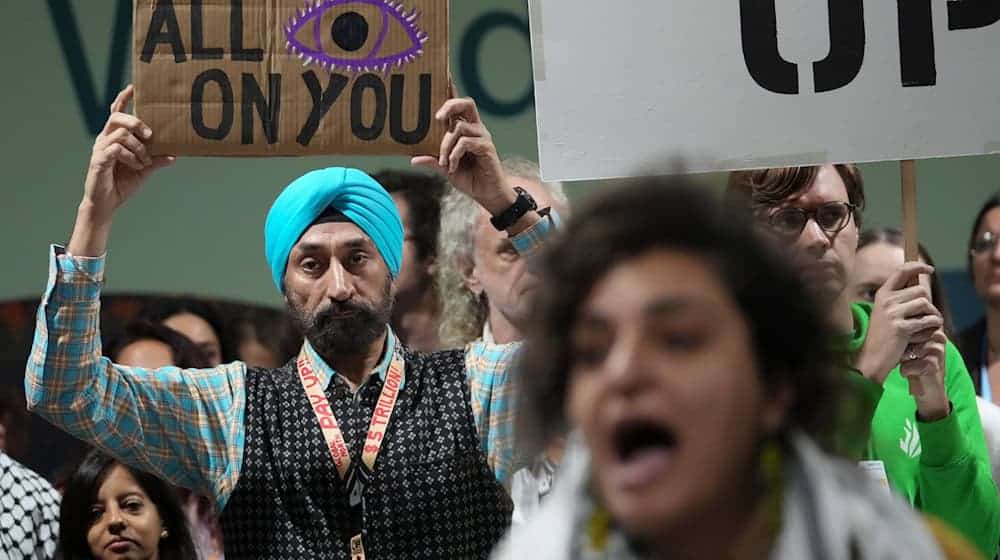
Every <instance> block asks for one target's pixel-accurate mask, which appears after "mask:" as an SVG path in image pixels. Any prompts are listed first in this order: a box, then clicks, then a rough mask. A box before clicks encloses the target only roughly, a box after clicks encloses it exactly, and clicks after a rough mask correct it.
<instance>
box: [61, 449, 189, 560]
mask: <svg viewBox="0 0 1000 560" xmlns="http://www.w3.org/2000/svg"><path fill="white" fill-rule="evenodd" d="M115 465H122V467H124V468H125V469H126V470H128V472H129V474H131V475H132V478H134V479H135V481H136V482H137V483H139V486H140V487H141V488H142V491H143V492H145V493H146V495H147V496H149V499H150V500H151V501H152V502H153V504H154V505H155V506H156V511H157V513H158V514H159V515H160V519H161V520H162V521H163V526H164V527H165V528H166V529H167V532H168V534H167V536H166V537H165V538H163V539H161V540H160V558H162V559H163V560H195V559H196V558H197V557H198V556H197V553H196V552H195V547H194V542H193V541H192V540H191V532H190V531H189V530H188V526H187V518H186V517H185V516H184V511H183V510H182V509H181V506H180V503H179V502H178V501H177V495H176V494H175V493H174V490H173V487H171V486H170V485H169V484H167V483H166V482H163V481H162V480H160V479H159V478H156V477H155V476H153V475H151V474H147V473H144V472H142V471H140V470H137V469H133V468H132V467H129V466H128V465H125V464H123V463H120V462H118V461H117V460H116V459H115V458H114V457H111V456H110V455H107V454H105V453H103V452H101V451H98V450H96V449H95V450H93V451H91V452H90V453H88V454H87V456H86V457H84V459H83V461H82V462H81V463H80V466H79V467H77V469H76V471H75V472H74V473H73V474H72V476H70V478H69V481H67V483H66V490H65V492H64V493H63V498H62V504H61V505H60V508H59V525H60V527H59V549H60V551H61V552H62V558H64V559H65V560H85V559H87V560H89V559H92V558H93V556H92V555H91V553H90V546H89V545H88V544H87V532H88V531H89V530H90V519H91V515H90V508H91V506H92V505H93V503H94V501H95V500H97V494H98V492H100V489H101V485H103V484H104V480H105V479H106V478H107V477H108V474H109V473H110V472H111V469H112V468H113V467H114V466H115Z"/></svg>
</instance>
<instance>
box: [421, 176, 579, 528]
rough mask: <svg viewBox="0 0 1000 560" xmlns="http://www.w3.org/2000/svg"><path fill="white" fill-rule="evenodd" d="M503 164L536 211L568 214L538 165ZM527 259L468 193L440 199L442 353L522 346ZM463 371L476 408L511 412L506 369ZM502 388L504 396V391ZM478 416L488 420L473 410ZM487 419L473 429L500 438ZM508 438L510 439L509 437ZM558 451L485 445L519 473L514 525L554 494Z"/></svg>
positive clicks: (512, 393) (482, 366) (554, 445)
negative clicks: (532, 452) (528, 454)
mask: <svg viewBox="0 0 1000 560" xmlns="http://www.w3.org/2000/svg"><path fill="white" fill-rule="evenodd" d="M501 166H502V167H503V170H504V172H505V173H506V174H507V176H508V177H509V178H510V180H511V182H512V184H514V185H517V186H520V187H522V188H524V189H525V190H527V191H528V194H530V195H531V196H532V197H533V198H534V199H535V201H536V202H537V204H538V207H539V208H546V207H551V208H552V209H554V211H555V212H556V213H558V214H559V215H560V216H561V217H563V218H565V217H566V216H567V214H568V210H569V202H568V201H567V199H566V194H565V192H564V191H563V187H562V184H560V183H545V182H543V181H542V179H541V176H540V174H539V171H538V165H537V164H536V163H534V162H532V161H529V160H526V159H523V158H508V159H505V160H503V161H502V162H501ZM529 257H530V255H525V256H521V255H519V254H518V252H517V251H515V250H514V247H513V245H511V242H510V241H509V239H508V237H507V235H506V234H504V233H503V232H500V231H498V230H497V229H496V228H494V227H493V226H492V225H491V224H490V216H489V214H487V213H485V212H483V211H482V210H481V209H480V208H479V207H478V206H477V205H476V203H475V202H474V201H473V200H472V199H471V198H469V197H468V196H467V195H465V194H463V193H461V192H460V191H458V190H454V189H453V190H451V192H449V194H448V195H447V196H445V199H444V201H443V202H442V206H441V231H440V234H439V236H438V266H437V285H438V291H439V296H440V300H441V302H442V303H443V309H442V313H441V317H442V320H441V327H440V339H441V343H442V347H444V348H462V347H464V346H466V345H467V344H469V343H470V342H474V341H478V340H481V341H483V342H486V343H489V344H496V345H507V344H512V343H516V342H518V341H520V340H521V338H522V336H521V326H522V324H523V321H524V320H525V318H526V317H527V316H528V310H529V306H530V305H531V301H530V300H531V298H530V297H529V295H530V292H531V291H532V290H534V288H535V286H536V279H535V277H534V275H533V274H532V273H531V272H529V271H528V268H527V266H526V264H527V259H528V258H529ZM465 368H466V372H467V373H468V374H469V377H468V379H469V390H470V393H471V396H472V407H473V410H477V408H482V407H487V406H489V407H491V408H493V409H496V408H497V407H498V406H505V407H507V409H508V410H509V411H510V414H513V411H514V410H515V408H514V399H516V398H517V393H518V391H517V390H511V389H510V387H516V386H517V383H516V380H513V382H511V381H509V380H507V379H506V378H507V376H508V372H509V369H510V368H508V371H503V372H494V371H489V368H490V366H489V364H486V363H479V362H477V361H475V360H472V361H470V360H468V359H467V360H466V364H465ZM476 372H479V373H478V375H477V374H476ZM490 381H492V383H491V382H490ZM504 387H506V390H503V389H502V388H504ZM505 415H506V414H502V415H501V416H505ZM476 418H485V417H484V416H483V415H481V414H479V413H478V412H477V413H476ZM484 421H485V420H484ZM484 421H480V422H479V424H477V426H476V428H477V429H478V430H479V432H480V433H483V431H484V430H489V431H490V432H491V433H499V432H500V430H499V429H498V428H497V427H495V426H494V427H490V426H486V425H484ZM501 429H502V428H501ZM507 437H510V438H513V434H507ZM498 439H502V438H498ZM563 447H564V445H563V442H562V441H561V440H557V441H553V442H551V443H550V445H548V446H547V447H546V450H545V452H544V453H542V454H541V455H540V456H538V457H534V458H525V457H518V458H515V457H514V456H511V455H510V453H511V451H513V453H514V454H515V455H516V454H518V450H516V449H512V448H511V446H492V445H491V443H490V442H488V441H487V442H484V451H485V452H486V455H487V457H489V458H490V462H491V464H494V465H509V469H505V471H508V472H509V471H516V472H514V473H513V475H512V476H511V478H510V480H509V485H508V486H509V488H510V495H511V499H512V500H513V502H514V513H513V522H514V523H515V524H521V523H525V522H527V521H528V520H529V519H530V518H531V517H533V515H534V513H535V512H536V511H537V510H538V508H539V505H540V504H541V500H542V498H543V497H545V495H546V494H548V492H549V490H550V489H551V488H552V481H553V478H554V477H555V474H556V468H557V466H558V464H559V462H560V461H561V459H562V452H563ZM519 467H524V468H520V469H519Z"/></svg>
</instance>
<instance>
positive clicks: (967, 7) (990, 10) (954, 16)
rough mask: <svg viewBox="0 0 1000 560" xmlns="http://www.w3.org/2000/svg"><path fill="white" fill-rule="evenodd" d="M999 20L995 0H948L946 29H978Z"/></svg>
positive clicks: (999, 15)
mask: <svg viewBox="0 0 1000 560" xmlns="http://www.w3.org/2000/svg"><path fill="white" fill-rule="evenodd" d="M998 21H1000V2H997V1H996V0H948V30H949V31H954V30H956V29H979V28H980V27H987V26H990V25H993V24H994V23H996V22H998Z"/></svg>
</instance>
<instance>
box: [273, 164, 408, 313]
mask: <svg viewBox="0 0 1000 560" xmlns="http://www.w3.org/2000/svg"><path fill="white" fill-rule="evenodd" d="M329 209H333V210H335V211H337V212H340V213H341V214H343V215H344V216H345V217H346V218H347V219H349V220H350V221H352V222H354V224H355V225H357V226H358V227H359V228H361V230H362V231H364V232H365V234H367V235H368V237H370V238H371V239H372V241H373V242H374V243H375V247H376V248H378V251H379V253H381V255H382V259H383V260H384V261H385V264H386V266H387V267H388V268H389V273H390V274H392V277H393V278H395V277H396V276H397V275H398V274H399V266H400V264H401V262H402V260H403V223H402V222H401V221H400V219H399V211H398V210H396V205H395V203H393V201H392V197H391V196H389V193H387V192H386V190H385V189H384V188H382V185H380V184H378V182H377V181H375V179H372V178H371V177H369V176H368V174H366V173H364V172H363V171H358V170H357V169H347V168H344V167H330V168H327V169H319V170H316V171H311V172H309V173H306V174H305V175H303V176H302V177H299V178H298V179H296V180H295V181H293V182H292V183H291V184H290V185H288V186H287V187H285V190H283V191H282V192H281V194H280V195H278V198H277V200H275V201H274V204H273V205H272V206H271V210H270V211H269V212H268V213H267V220H266V222H265V223H264V253H265V255H266V256H267V264H268V266H270V267H271V276H272V277H273V278H274V285H275V286H277V287H278V291H279V292H281V293H284V292H285V289H284V282H283V279H284V276H285V267H286V266H287V265H288V255H289V254H291V252H292V247H293V246H294V245H295V244H296V243H298V241H299V238H300V237H302V234H303V233H305V231H306V230H307V229H308V228H309V226H310V225H311V224H312V223H313V222H314V221H315V220H316V218H318V217H320V215H322V214H323V213H324V212H326V211H327V210H329Z"/></svg>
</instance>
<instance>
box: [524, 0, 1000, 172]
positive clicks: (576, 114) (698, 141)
mask: <svg viewBox="0 0 1000 560" xmlns="http://www.w3.org/2000/svg"><path fill="white" fill-rule="evenodd" d="M530 14H531V32H532V51H533V52H532V56H533V62H534V71H535V102H536V114H537V120H538V140H539V158H540V162H541V167H542V173H543V176H544V177H545V178H546V179H548V180H557V179H562V180H572V179H590V178H603V177H623V176H629V175H634V174H636V173H640V172H641V171H642V169H643V168H644V167H645V166H648V165H650V164H652V163H654V162H657V161H664V159H665V158H668V157H671V158H672V157H678V156H679V157H682V158H683V160H684V163H685V168H686V169H687V170H690V171H723V170H731V169H745V168H753V167H768V166H774V165H801V164H814V163H823V162H862V161H883V160H901V159H921V158H929V157H939V156H952V155H971V154H984V153H991V152H1000V23H998V20H1000V1H998V0H952V1H948V0H895V1H894V0H878V1H873V0H870V1H867V2H865V1H863V0H734V1H729V0H726V1H687V2H679V1H667V2H665V1H663V0H629V1H627V2H607V1H604V0H601V1H598V0H530Z"/></svg>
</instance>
